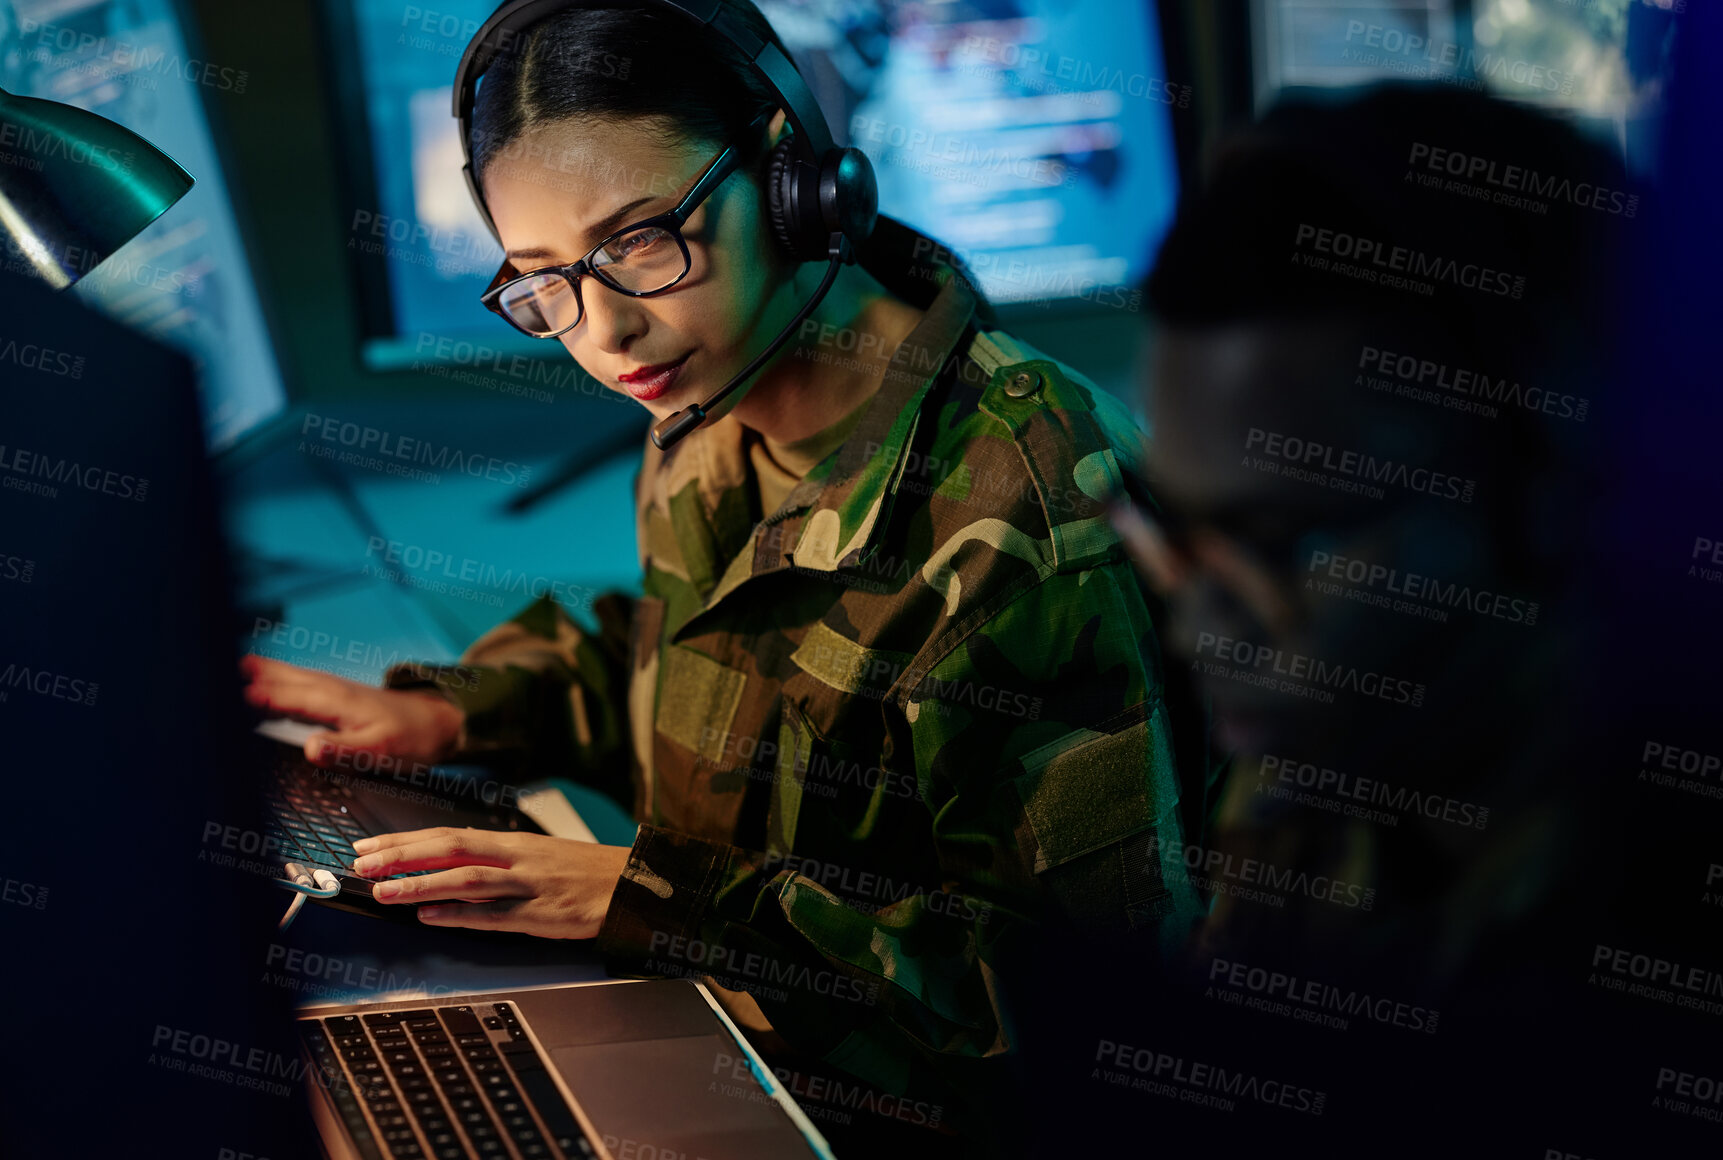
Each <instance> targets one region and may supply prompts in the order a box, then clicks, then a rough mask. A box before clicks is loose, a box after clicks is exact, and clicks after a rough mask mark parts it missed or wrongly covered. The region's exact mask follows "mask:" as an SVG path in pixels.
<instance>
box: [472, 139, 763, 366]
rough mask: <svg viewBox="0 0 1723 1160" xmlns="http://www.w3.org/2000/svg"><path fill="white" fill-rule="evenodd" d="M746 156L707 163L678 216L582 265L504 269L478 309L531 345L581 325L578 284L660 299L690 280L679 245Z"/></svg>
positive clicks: (618, 240) (617, 238)
mask: <svg viewBox="0 0 1723 1160" xmlns="http://www.w3.org/2000/svg"><path fill="white" fill-rule="evenodd" d="M768 119H769V117H768V116H762V117H760V118H759V119H758V120H756V121H755V122H754V123H753V124H752V125H750V126H749V128H748V136H749V138H750V140H751V139H752V138H753V137H755V136H756V135H757V133H758V131H759V130H761V129H763V128H764V127H765V125H766V123H767V121H768ZM743 155H744V149H743V148H741V147H738V146H736V145H728V146H726V147H725V148H724V151H723V152H722V153H720V154H718V156H717V157H715V158H713V159H712V162H711V164H710V165H708V166H707V167H706V170H705V172H704V173H702V174H701V175H700V176H699V178H697V179H696V180H695V182H694V188H693V189H690V190H689V191H688V196H686V197H684V198H683V199H682V200H681V202H680V203H678V204H677V206H676V208H675V209H673V210H671V211H670V212H669V213H662V214H658V215H657V216H656V217H649V218H647V219H645V220H644V221H638V222H635V223H634V224H633V225H630V226H624V227H623V228H622V229H620V230H617V231H616V232H615V233H613V234H611V235H610V236H609V237H607V238H605V239H604V240H603V241H602V242H599V243H598V245H596V246H594V247H592V249H591V250H589V251H588V252H587V254H586V256H585V257H584V258H581V259H580V260H579V261H578V262H574V263H572V264H570V265H567V266H544V267H542V268H540V269H537V270H530V271H528V272H527V273H524V274H522V273H518V272H517V271H516V270H515V268H514V265H513V264H512V263H510V262H508V261H506V260H505V261H504V262H503V266H502V269H501V270H499V271H497V276H496V277H495V278H494V279H492V280H491V284H490V286H489V287H488V288H487V289H486V290H485V292H484V294H483V295H481V296H480V298H479V301H481V302H483V303H484V304H485V306H486V307H487V308H488V309H490V310H492V311H493V312H495V313H497V314H500V315H502V316H503V317H504V318H505V319H507V320H508V321H509V322H510V323H511V324H512V325H513V326H514V328H515V329H516V330H518V331H520V332H521V333H522V334H525V335H528V336H530V337H532V338H556V337H558V336H560V335H563V334H567V333H568V332H569V331H571V330H573V329H574V328H575V327H577V326H579V325H580V320H581V319H582V318H584V317H585V316H586V307H585V306H584V305H583V304H582V302H581V298H580V276H581V275H582V274H591V275H592V276H593V277H594V278H597V279H598V280H599V281H600V282H602V283H604V284H605V285H606V286H608V287H610V288H611V289H612V290H614V291H616V292H617V293H618V294H626V295H628V296H629V297H630V298H650V297H652V296H653V295H654V294H662V293H664V292H665V291H666V290H669V289H671V288H672V287H673V286H675V285H676V284H677V283H678V282H680V281H682V279H684V278H686V277H687V276H688V271H689V270H690V269H691V268H692V266H693V260H692V259H691V258H690V257H689V255H688V242H687V241H686V239H684V238H683V237H682V227H683V226H684V225H685V224H687V221H688V219H689V217H691V216H692V215H693V213H694V211H695V210H696V209H698V208H699V207H700V203H701V202H703V201H705V200H706V198H707V197H709V196H710V195H711V193H712V191H713V190H715V189H717V188H718V187H719V186H720V185H722V184H723V183H724V179H725V178H727V177H729V176H730V174H731V173H733V172H734V171H735V169H736V167H737V166H738V165H740V164H741V162H742V157H743Z"/></svg>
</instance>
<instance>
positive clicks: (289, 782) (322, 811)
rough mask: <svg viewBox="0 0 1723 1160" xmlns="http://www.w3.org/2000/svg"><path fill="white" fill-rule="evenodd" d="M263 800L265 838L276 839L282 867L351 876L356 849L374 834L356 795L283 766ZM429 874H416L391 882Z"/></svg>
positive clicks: (291, 764) (292, 765)
mask: <svg viewBox="0 0 1723 1160" xmlns="http://www.w3.org/2000/svg"><path fill="white" fill-rule="evenodd" d="M263 800H264V804H265V805H267V806H268V807H269V814H270V817H269V819H268V821H267V823H266V828H265V832H266V833H267V834H268V836H269V837H270V838H272V839H274V845H275V848H276V849H278V850H280V854H279V860H280V861H281V862H282V863H283V864H285V863H288V862H298V863H300V864H301V865H303V866H304V867H305V868H306V869H308V870H315V869H317V868H319V867H322V868H325V869H328V870H330V871H333V872H335V873H337V874H348V875H350V874H351V873H352V867H353V859H354V858H356V857H357V856H358V851H357V850H355V849H354V848H353V843H354V842H356V841H358V840H359V839H360V838H367V837H370V836H371V834H372V832H373V831H372V827H371V825H370V824H369V823H368V821H367V820H366V819H365V818H364V817H363V814H362V812H361V810H360V808H359V806H358V804H357V803H356V802H355V801H354V797H353V793H352V791H351V790H349V789H348V788H347V787H346V786H344V785H340V784H338V783H335V782H331V781H328V780H326V779H324V778H321V777H318V776H317V775H316V774H315V773H312V772H310V771H308V770H306V769H305V767H304V765H303V763H301V762H298V761H293V760H284V761H283V762H282V763H281V764H280V765H279V766H277V767H276V768H275V769H274V770H272V771H271V778H270V781H269V782H268V783H267V785H266V787H265V789H264V794H263ZM428 873H430V871H428V870H414V871H410V872H409V873H406V874H394V875H391V877H393V878H410V877H413V876H415V875H419V874H428Z"/></svg>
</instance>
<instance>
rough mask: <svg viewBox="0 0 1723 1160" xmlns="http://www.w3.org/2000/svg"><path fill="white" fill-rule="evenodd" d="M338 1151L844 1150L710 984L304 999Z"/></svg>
mask: <svg viewBox="0 0 1723 1160" xmlns="http://www.w3.org/2000/svg"><path fill="white" fill-rule="evenodd" d="M299 1032H300V1038H301V1041H302V1043H303V1045H304V1061H305V1065H306V1067H307V1071H306V1075H307V1077H308V1080H309V1081H310V1082H308V1083H307V1084H306V1088H307V1090H308V1091H309V1092H310V1096H311V1101H312V1115H313V1118H314V1120H315V1122H316V1125H317V1132H318V1135H319V1136H320V1138H321V1140H322V1143H323V1148H324V1152H325V1154H326V1155H327V1156H328V1157H330V1158H331V1160H389V1158H395V1157H410V1158H412V1160H427V1158H428V1160H467V1158H470V1157H486V1158H490V1157H497V1158H500V1157H509V1158H519V1160H594V1158H596V1160H808V1158H810V1157H823V1158H824V1160H832V1153H831V1149H830V1147H829V1146H828V1145H827V1143H826V1141H825V1138H824V1137H823V1136H822V1135H821V1134H820V1132H819V1130H818V1129H817V1128H815V1127H814V1126H813V1124H812V1123H811V1122H810V1121H809V1120H808V1117H807V1115H806V1114H805V1113H804V1112H803V1111H802V1110H801V1108H799V1107H798V1106H797V1105H796V1103H795V1101H794V1100H793V1099H792V1098H791V1097H790V1095H789V1093H788V1092H786V1091H785V1090H784V1089H783V1088H782V1086H780V1085H779V1084H778V1082H777V1081H776V1079H775V1078H774V1077H773V1076H772V1073H771V1071H770V1070H769V1069H768V1068H767V1067H766V1065H765V1063H764V1061H762V1060H761V1059H760V1057H759V1056H758V1055H757V1054H756V1053H755V1052H754V1050H753V1049H752V1048H751V1047H750V1046H749V1045H748V1042H747V1040H746V1039H745V1038H744V1037H743V1036H742V1034H741V1032H740V1031H738V1030H737V1028H736V1026H735V1024H734V1023H732V1022H731V1021H730V1019H729V1018H728V1016H726V1015H725V1014H724V1011H723V1009H722V1008H721V1007H719V1005H718V1004H717V1002H716V1001H715V1000H714V999H713V998H712V995H711V993H710V992H709V991H707V989H706V987H705V986H704V985H703V984H700V983H697V982H689V981H683V980H679V979H672V980H664V979H660V980H643V981H631V980H609V981H603V982H592V983H569V984H561V985H554V986H545V987H528V988H521V989H517V990H504V991H486V992H476V993H468V994H464V995H442V996H439V997H437V998H435V999H426V1000H418V1001H412V1000H394V1001H387V1000H385V1001H377V1002H366V1003H358V1004H330V1005H324V1006H312V1007H304V1008H301V1009H300V1012H299Z"/></svg>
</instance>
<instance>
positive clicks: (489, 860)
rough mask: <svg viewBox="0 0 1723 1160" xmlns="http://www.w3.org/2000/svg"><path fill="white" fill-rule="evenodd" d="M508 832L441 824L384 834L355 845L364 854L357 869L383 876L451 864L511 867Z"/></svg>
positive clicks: (360, 871) (356, 866) (449, 865)
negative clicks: (456, 827) (408, 831)
mask: <svg viewBox="0 0 1723 1160" xmlns="http://www.w3.org/2000/svg"><path fill="white" fill-rule="evenodd" d="M506 837H507V835H504V834H499V833H495V832H493V831H490V830H456V829H451V828H450V827H447V826H438V827H437V828H435V829H431V830H415V831H413V832H411V833H406V834H381V835H379V836H377V837H375V838H364V839H361V840H360V841H358V842H355V843H354V844H353V848H354V849H355V850H358V851H359V853H360V855H361V857H359V858H357V859H356V860H355V861H354V862H353V872H354V873H356V874H363V875H366V876H367V877H373V878H382V877H386V876H388V875H390V874H405V873H407V872H409V871H412V870H446V869H448V868H449V867H451V866H504V867H506V866H510V865H513V863H514V859H513V857H512V856H511V855H510V853H509V851H508V850H507V849H506V848H505V845H504V839H505V838H506Z"/></svg>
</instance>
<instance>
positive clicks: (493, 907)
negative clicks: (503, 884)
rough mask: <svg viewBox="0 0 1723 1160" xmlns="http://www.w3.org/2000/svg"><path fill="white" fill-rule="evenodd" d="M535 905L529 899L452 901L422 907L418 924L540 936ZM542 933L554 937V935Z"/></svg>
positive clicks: (553, 933)
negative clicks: (534, 913) (509, 931)
mask: <svg viewBox="0 0 1723 1160" xmlns="http://www.w3.org/2000/svg"><path fill="white" fill-rule="evenodd" d="M532 902H533V900H532V899H530V898H510V899H504V900H501V901H498V902H449V903H443V904H441V905H439V906H421V907H420V908H419V921H420V922H422V923H424V924H426V925H427V926H458V927H465V928H467V929H469V930H512V931H519V932H521V933H522V934H539V933H541V932H540V931H539V930H538V923H537V922H536V921H535V920H534V919H533V917H532V914H533V911H532V909H531V907H532ZM542 933H545V934H547V935H549V936H551V937H555V932H551V931H546V932H542Z"/></svg>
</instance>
